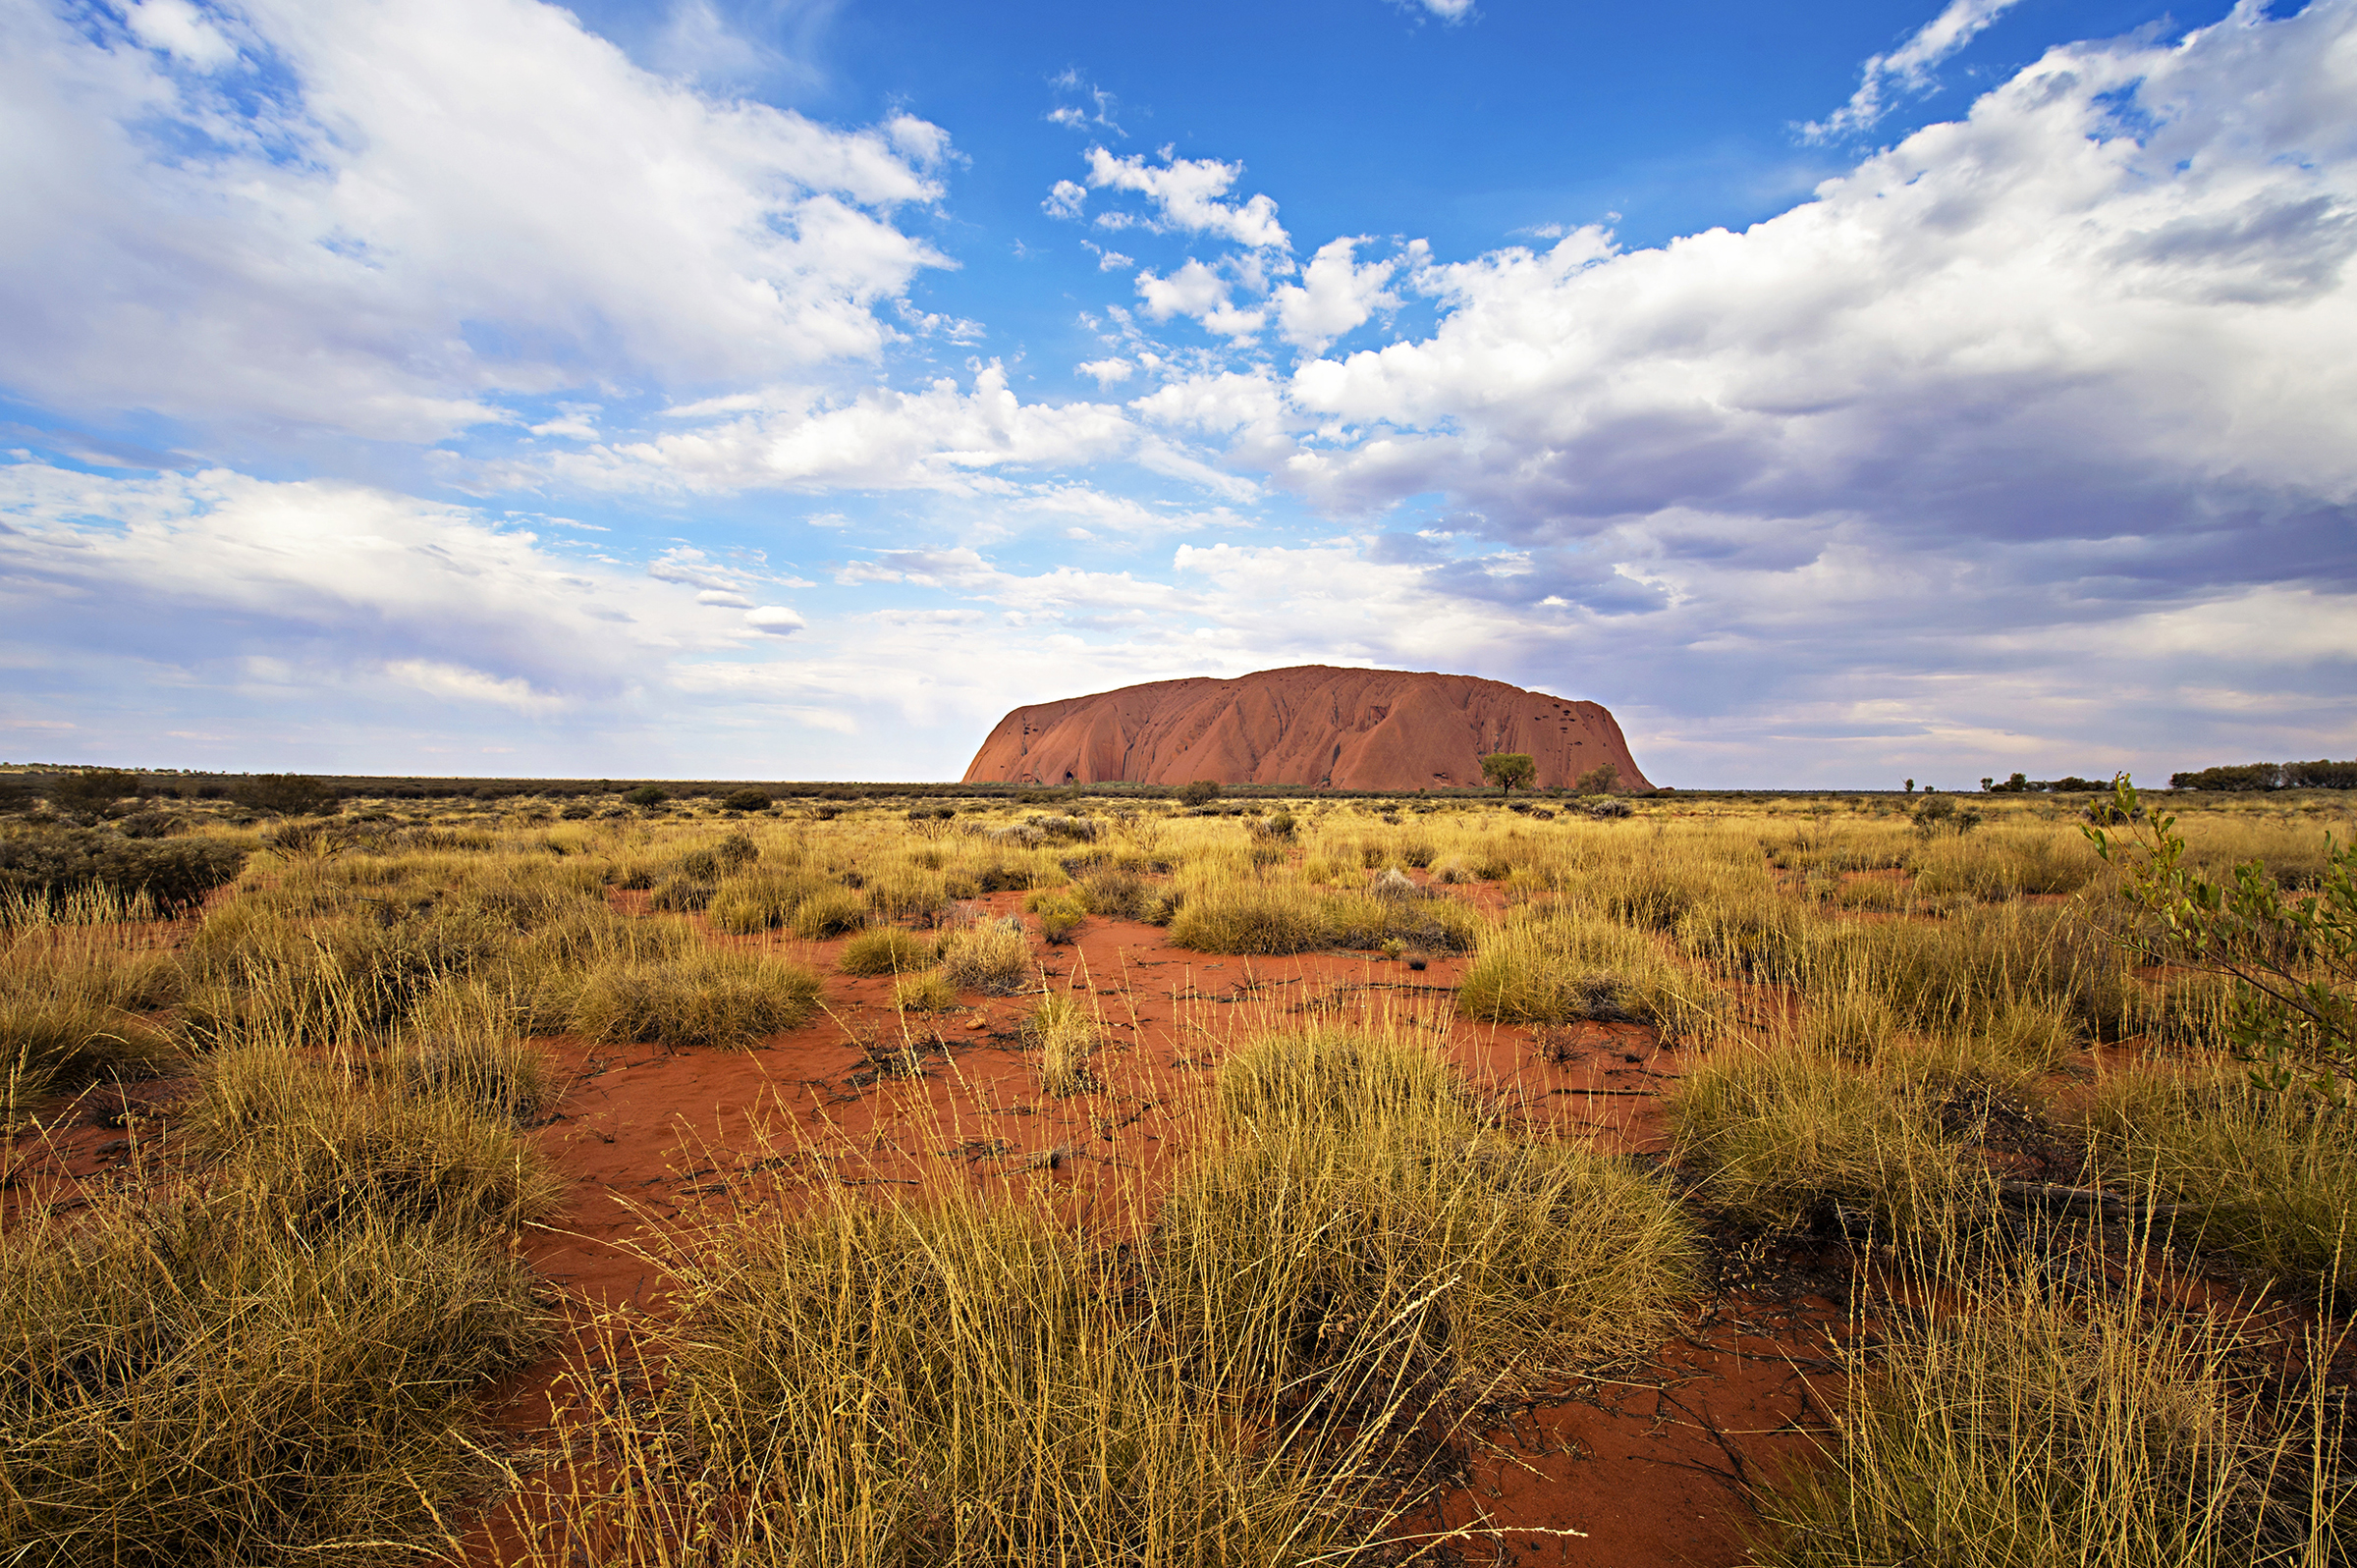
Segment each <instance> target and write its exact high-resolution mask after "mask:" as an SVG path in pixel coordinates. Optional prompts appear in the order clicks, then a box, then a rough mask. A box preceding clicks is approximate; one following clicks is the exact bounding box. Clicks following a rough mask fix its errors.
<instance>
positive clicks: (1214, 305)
mask: <svg viewBox="0 0 2357 1568" xmlns="http://www.w3.org/2000/svg"><path fill="white" fill-rule="evenodd" d="M1232 288H1233V285H1232V284H1231V283H1230V282H1229V280H1228V279H1226V278H1224V277H1222V276H1220V274H1218V273H1217V272H1214V271H1213V270H1212V269H1211V268H1209V267H1207V266H1205V265H1204V264H1203V263H1202V262H1200V261H1197V260H1196V259H1195V258H1194V257H1192V256H1189V257H1187V259H1186V263H1185V265H1183V266H1181V267H1180V268H1179V269H1178V271H1177V272H1174V273H1172V274H1171V275H1170V276H1169V277H1167V278H1163V277H1157V276H1156V275H1155V273H1154V271H1153V269H1152V268H1147V269H1144V270H1142V271H1140V272H1139V273H1138V275H1137V293H1138V297H1140V298H1142V299H1143V300H1145V302H1146V314H1147V315H1148V316H1150V317H1152V318H1153V319H1154V320H1156V321H1168V320H1169V319H1170V318H1171V317H1172V316H1175V315H1185V316H1193V317H1194V318H1195V319H1196V320H1198V321H1200V322H1202V323H1203V325H1204V326H1205V327H1206V328H1208V329H1209V330H1210V331H1212V332H1215V333H1217V334H1219V335H1220V336H1222V337H1225V338H1234V339H1244V338H1250V337H1252V336H1253V335H1254V334H1256V333H1258V332H1259V331H1260V329H1261V326H1262V324H1263V322H1264V321H1265V320H1266V316H1265V314H1264V312H1262V311H1258V310H1247V309H1244V308H1242V307H1240V306H1238V305H1235V304H1233V303H1232V302H1231V301H1230V299H1229V297H1228V296H1229V291H1230V290H1231V289H1232Z"/></svg>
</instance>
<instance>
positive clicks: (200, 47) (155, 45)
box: [124, 0, 238, 71]
mask: <svg viewBox="0 0 2357 1568" xmlns="http://www.w3.org/2000/svg"><path fill="white" fill-rule="evenodd" d="M124 21H125V22H126V24H128V25H129V27H130V28H131V34H132V36H133V37H135V38H137V39H138V40H139V42H141V43H143V44H145V45H146V46H147V47H148V48H150V49H161V50H163V51H164V52H165V53H166V54H170V55H175V56H178V57H179V58H180V59H181V60H183V61H185V62H187V63H188V64H190V65H192V66H194V67H195V68H196V69H197V70H199V71H215V70H218V69H220V68H221V67H222V66H225V65H227V64H229V62H231V61H232V60H235V59H236V58H237V57H238V46H237V45H236V44H234V43H232V42H230V41H229V39H228V38H226V37H224V36H223V35H222V33H221V29H220V28H218V27H214V26H213V25H212V23H211V22H209V21H207V20H206V19H205V16H204V14H203V13H202V12H200V11H198V10H197V9H196V8H195V7H194V6H192V5H191V4H190V3H189V0H141V3H139V4H137V5H134V6H132V7H131V8H130V10H128V11H127V12H125V13H124Z"/></svg>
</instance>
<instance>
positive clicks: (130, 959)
mask: <svg viewBox="0 0 2357 1568" xmlns="http://www.w3.org/2000/svg"><path fill="white" fill-rule="evenodd" d="M185 985H186V976H185V975H184V973H183V971H182V969H181V966H180V962H179V960H178V959H177V958H176V957H175V956H174V955H173V954H172V953H171V952H169V951H167V950H164V949H161V948H157V947H152V946H145V945H143V944H142V943H140V942H138V941H137V940H136V939H132V938H129V937H126V936H124V935H123V934H121V933H119V932H114V931H109V930H107V929H105V928H103V927H81V926H74V927H54V926H53V927H35V928H27V929H19V930H15V931H13V932H0V1125H7V1124H9V1123H12V1122H13V1121H14V1120H15V1118H16V1116H17V1114H18V1113H19V1110H20V1108H22V1107H23V1106H25V1105H26V1104H27V1103H29V1102H30V1101H33V1100H35V1099H37V1098H39V1097H40V1096H42V1095H45V1094H48V1093H50V1092H52V1091H54V1090H58V1089H68V1088H73V1087H77V1086H79V1085H80V1084H82V1083H83V1082H86V1081H87V1080H89V1079H90V1078H92V1077H95V1076H99V1075H102V1074H105V1073H108V1072H121V1073H128V1074H131V1075H134V1076H137V1075H138V1074H141V1073H144V1072H146V1071H149V1070H151V1069H152V1068H153V1067H154V1066H155V1065H157V1064H159V1063H161V1062H163V1061H165V1060H168V1059H170V1058H171V1057H172V1055H173V1054H175V1050H176V1047H175V1044H174V1041H173V1039H172V1035H171V1031H170V1030H169V1029H168V1028H165V1027H163V1026H160V1025H159V1024H158V1023H156V1022H155V1021H154V1020H153V1019H151V1018H150V1017H149V1016H148V1015H149V1014H151V1013H153V1012H154V1011H155V1010H156V1009H159V1008H163V1007H169V1006H170V1005H172V1004H173V1003H174V1002H177V1001H178V1000H180V998H181V995H182V992H183V988H184V987H185Z"/></svg>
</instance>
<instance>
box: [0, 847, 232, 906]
mask: <svg viewBox="0 0 2357 1568" xmlns="http://www.w3.org/2000/svg"><path fill="white" fill-rule="evenodd" d="M245 865H246V850H245V849H244V848H242V847H240V846H238V845H236V844H233V843H229V842H226V841H224V840H222V839H218V838H171V839H127V838H122V837H120V836H119V835H117V834H113V833H107V832H104V831H101V830H97V829H86V828H83V829H54V828H19V829H15V830H12V831H10V832H8V833H5V834H0V901H16V900H25V901H32V902H37V901H39V900H43V899H51V900H54V899H57V898H61V897H63V896H65V895H68V894H71V893H73V892H78V891H81V890H83V889H89V888H105V889H108V890H110V891H111V892H114V893H115V894H117V895H118V896H120V897H122V898H124V899H133V898H137V897H139V896H141V895H144V896H145V897H146V898H148V899H149V900H150V901H151V902H152V903H153V905H154V908H155V912H156V913H158V914H161V915H177V914H181V913H185V912H186V911H187V910H188V909H190V908H191V907H192V906H193V905H195V904H196V903H198V902H200V901H201V900H202V899H203V897H204V895H205V894H206V893H208V892H212V891H213V890H214V889H215V888H218V887H221V886H222V885H223V884H225V883H229V882H234V881H236V880H237V876H238V873H239V872H240V871H242V870H243V869H244V868H245Z"/></svg>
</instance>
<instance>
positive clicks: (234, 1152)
mask: <svg viewBox="0 0 2357 1568" xmlns="http://www.w3.org/2000/svg"><path fill="white" fill-rule="evenodd" d="M514 1052H515V1048H513V1047H509V1048H506V1054H503V1053H502V1052H501V1051H499V1050H494V1049H491V1048H489V1047H487V1046H485V1045H484V1044H483V1043H481V1042H476V1043H475V1046H474V1047H473V1048H472V1049H469V1048H468V1047H466V1046H453V1045H450V1044H447V1043H446V1044H443V1045H439V1046H437V1045H430V1044H421V1045H418V1046H415V1047H412V1048H411V1049H409V1050H407V1051H404V1052H401V1053H399V1054H395V1055H392V1056H389V1057H386V1058H383V1059H380V1060H370V1059H363V1058H361V1057H358V1056H356V1055H355V1056H343V1057H338V1058H334V1059H327V1060H321V1059H316V1058H314V1057H313V1056H311V1055H309V1054H299V1053H296V1052H294V1051H291V1050H287V1049H285V1048H278V1047H266V1046H244V1047H238V1048H235V1049H233V1050H230V1051H228V1052H226V1053H223V1054H218V1055H216V1056H214V1057H212V1058H211V1059H209V1060H208V1061H207V1062H205V1063H204V1064H203V1066H202V1068H201V1070H200V1084H199V1088H198V1091H197V1093H196V1096H195V1098H194V1099H193V1100H192V1102H191V1103H190V1104H189V1105H187V1106H186V1107H184V1108H181V1109H180V1110H179V1111H178V1112H177V1113H176V1114H175V1115H174V1117H173V1121H172V1127H173V1132H172V1136H171V1138H170V1141H169V1142H170V1147H171V1148H172V1149H173V1150H174V1151H175V1158H174V1160H173V1162H172V1168H171V1169H170V1170H162V1169H156V1170H150V1171H148V1172H147V1174H148V1175H149V1177H150V1179H151V1181H152V1182H153V1183H154V1185H153V1186H152V1188H151V1190H149V1191H148V1192H146V1193H144V1194H141V1193H137V1192H133V1191H125V1190H117V1191H112V1192H100V1193H97V1194H95V1195H94V1196H93V1199H92V1201H91V1204H90V1206H89V1207H88V1208H87V1209H85V1210H82V1211H81V1212H80V1213H78V1214H75V1215H72V1216H67V1215H62V1214H58V1213H56V1212H43V1213H39V1214H35V1215H32V1216H29V1217H20V1219H19V1222H17V1223H16V1224H14V1225H12V1227H11V1228H10V1229H9V1230H8V1232H7V1233H6V1237H5V1240H4V1241H0V1323H6V1324H7V1325H8V1333H7V1335H6V1336H5V1338H4V1339H0V1431H5V1432H6V1433H7V1434H8V1436H7V1440H6V1442H5V1443H0V1555H5V1556H6V1558H7V1560H10V1561H23V1562H27V1563H35V1562H37V1563H43V1564H68V1563H75V1564H79V1563H99V1562H102V1563H108V1564H116V1565H121V1568H183V1565H219V1568H247V1565H259V1564H283V1563H296V1562H319V1561H327V1560H333V1561H337V1562H355V1563H370V1562H377V1561H386V1562H390V1561H397V1560H399V1561H407V1560H414V1558H415V1556H416V1554H417V1552H418V1551H419V1550H420V1549H421V1545H422V1543H423V1542H424V1541H428V1540H436V1539H445V1538H446V1531H445V1528H444V1520H445V1518H446V1517H447V1516H448V1514H449V1511H450V1510H452V1509H453V1508H454V1507H455V1506H457V1505H458V1502H459V1498H460V1497H461V1495H462V1494H463V1493H465V1492H466V1491H468V1490H471V1489H473V1488H474V1487H477V1486H479V1484H480V1483H481V1482H482V1481H483V1480H484V1479H486V1478H485V1475H484V1470H485V1467H484V1465H483V1464H482V1454H483V1450H482V1448H481V1447H480V1445H479V1443H478V1442H477V1441H475V1440H474V1439H472V1438H471V1437H470V1434H469V1432H468V1428H469V1426H470V1425H471V1417H472V1414H473V1412H472V1408H471V1405H472V1395H473V1390H474V1389H475V1387H476V1386H477V1385H478V1384H479V1383H480V1382H481V1381H482V1380H483V1379H488V1378H490V1377H492V1376H494V1375H496V1374H498V1373H501V1372H504V1371H508V1370H511V1369H512V1368H514V1367H515V1366H516V1365H518V1364H519V1363H520V1362H521V1360H522V1359H524V1358H525V1357H526V1356H527V1355H528V1354H529V1353H530V1351H531V1350H532V1349H533V1348H534V1347H535V1346H536V1345H537V1344H538V1342H539V1340H540V1338H541V1336H542V1334H543V1332H544V1328H545V1325H544V1320H543V1317H542V1314H541V1313H540V1312H539V1311H538V1309H537V1308H536V1306H535V1304H534V1302H533V1288H532V1284H531V1281H530V1276H529V1273H528V1271H526V1270H525V1269H524V1268H523V1267H522V1266H521V1264H520V1263H519V1262H518V1261H517V1260H516V1259H515V1258H514V1257H513V1255H512V1253H511V1252H510V1251H509V1243H510V1241H511V1240H512V1238H513V1236H514V1234H515V1233H516V1230H517V1229H518V1227H520V1226H521V1224H522V1223H523V1222H524V1221H526V1220H528V1219H530V1218H533V1217H537V1216H539V1215H542V1214H545V1213H546V1212H547V1211H548V1209H549V1208H550V1207H551V1206H552V1204H553V1202H554V1199H555V1183H554V1180H553V1178H552V1177H551V1175H550V1174H549V1172H548V1169H547V1167H546V1165H545V1163H544V1162H543V1160H542V1157H541V1156H540V1154H539V1152H538V1151H537V1150H536V1149H535V1148H533V1147H532V1146H530V1145H529V1144H527V1143H526V1142H524V1141H523V1140H522V1139H521V1137H520V1136H519V1133H518V1131H517V1128H516V1125H515V1120H514V1102H515V1101H516V1099H517V1098H518V1093H519V1091H520V1089H521V1087H522V1086H524V1085H525V1084H527V1083H528V1082H532V1081H536V1076H537V1069H536V1067H534V1066H532V1065H531V1064H528V1063H526V1062H524V1061H522V1060H521V1058H520V1057H519V1056H517V1055H515V1054H514Z"/></svg>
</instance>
